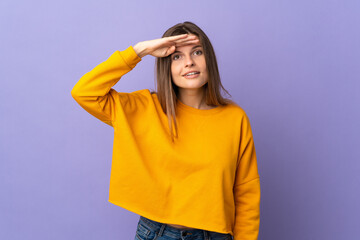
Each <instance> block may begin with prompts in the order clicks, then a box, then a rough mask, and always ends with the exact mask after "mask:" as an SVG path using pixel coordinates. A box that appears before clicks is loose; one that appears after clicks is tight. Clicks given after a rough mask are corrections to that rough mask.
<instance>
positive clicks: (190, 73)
mask: <svg viewBox="0 0 360 240" xmlns="http://www.w3.org/2000/svg"><path fill="white" fill-rule="evenodd" d="M197 73H198V72H192V73H188V74H186V76H190V75H194V74H197Z"/></svg>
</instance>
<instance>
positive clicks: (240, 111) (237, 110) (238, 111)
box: [226, 99, 247, 118]
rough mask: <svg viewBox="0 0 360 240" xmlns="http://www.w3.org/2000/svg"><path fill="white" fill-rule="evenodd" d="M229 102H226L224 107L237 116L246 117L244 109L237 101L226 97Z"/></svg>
mask: <svg viewBox="0 0 360 240" xmlns="http://www.w3.org/2000/svg"><path fill="white" fill-rule="evenodd" d="M227 100H228V101H229V103H228V104H227V106H226V108H227V109H228V111H229V112H231V113H232V114H234V115H236V116H237V117H239V118H243V117H247V114H246V111H245V109H244V108H243V107H242V106H240V105H239V104H238V103H237V102H235V101H233V100H230V99H227Z"/></svg>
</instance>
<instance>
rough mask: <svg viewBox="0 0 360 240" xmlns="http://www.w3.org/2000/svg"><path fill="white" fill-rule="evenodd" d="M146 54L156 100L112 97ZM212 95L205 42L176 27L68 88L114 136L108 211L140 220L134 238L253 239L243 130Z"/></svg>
mask: <svg viewBox="0 0 360 240" xmlns="http://www.w3.org/2000/svg"><path fill="white" fill-rule="evenodd" d="M146 55H152V56H154V57H156V78H157V91H156V92H155V91H152V92H150V91H149V90H148V89H141V90H137V91H134V92H131V93H126V92H117V91H116V90H115V89H113V88H112V87H113V86H114V85H115V84H116V83H117V82H118V81H119V79H120V78H121V77H122V76H123V75H125V74H126V73H127V72H129V71H131V70H132V69H133V68H134V67H135V66H136V65H137V63H138V62H140V61H141V59H142V58H143V57H145V56H146ZM234 60H235V59H234ZM220 88H222V89H223V90H224V91H225V92H226V90H225V89H224V88H223V86H222V84H221V81H220V75H219V71H218V66H217V61H216V57H215V53H214V50H213V47H212V45H211V43H210V40H209V39H208V37H207V36H206V34H205V33H204V32H203V31H202V30H201V29H200V28H199V27H198V26H197V25H195V24H194V23H191V22H184V23H179V24H176V25H175V26H173V27H171V28H169V29H168V30H167V31H166V32H165V33H164V35H163V36H162V38H159V39H154V40H148V41H143V42H139V43H137V44H135V45H134V46H130V47H128V48H127V49H126V50H123V51H115V52H114V53H113V54H112V55H111V56H110V57H109V58H108V59H107V60H106V61H104V62H102V63H100V64H99V65H98V66H96V67H95V68H94V69H92V70H91V71H90V72H88V73H86V74H85V75H84V76H83V77H82V78H81V79H80V80H79V81H78V83H77V84H76V85H75V86H74V88H73V89H72V91H71V94H72V96H73V97H74V99H75V100H76V101H77V102H78V103H79V104H80V106H82V107H83V108H84V109H85V110H86V111H88V112H89V113H90V114H92V115H93V116H95V117H96V118H98V119H100V120H101V121H103V122H104V123H106V124H108V125H110V126H112V127H113V128H114V145H113V147H114V148H113V159H112V168H111V177H110V192H109V202H111V203H113V204H116V205H118V206H121V207H123V208H125V209H127V210H129V211H132V212H134V213H137V214H139V215H140V219H139V222H138V225H137V230H136V236H135V239H138V240H154V239H156V240H177V239H189V240H190V239H194V240H195V239H199V240H201V239H214V240H225V239H234V240H240V239H246V240H250V239H251V240H253V239H257V237H258V231H259V224H260V178H259V174H258V169H257V160H256V152H255V145H254V141H253V136H252V131H251V126H250V122H249V118H248V117H247V115H246V113H245V111H244V110H243V109H242V108H241V107H240V106H239V105H237V104H236V103H235V102H233V101H231V100H229V99H226V98H223V97H222V95H221V93H220Z"/></svg>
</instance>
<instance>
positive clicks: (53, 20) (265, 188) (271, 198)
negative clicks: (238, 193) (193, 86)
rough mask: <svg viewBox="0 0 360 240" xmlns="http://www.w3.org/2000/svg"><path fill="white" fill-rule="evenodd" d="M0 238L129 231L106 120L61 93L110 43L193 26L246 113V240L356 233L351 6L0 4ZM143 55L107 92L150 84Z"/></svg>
mask: <svg viewBox="0 0 360 240" xmlns="http://www.w3.org/2000/svg"><path fill="white" fill-rule="evenodd" d="M0 9H1V10H0V11H1V14H0V26H1V33H0V34H1V38H0V43H1V44H0V46H1V51H0V52H1V58H0V72H1V88H0V97H1V99H0V100H1V101H0V115H1V118H0V119H1V122H0V123H1V125H0V126H1V127H0V134H1V135H0V154H1V155H0V157H1V161H0V189H1V198H0V239H7V240H15V239H19V240H20V239H21V240H23V239H54V240H57V239H59V240H60V239H61V240H62V239H74V240H75V239H87V240H91V239H94V240H95V239H133V238H134V236H135V230H136V224H137V221H138V218H139V216H138V215H136V214H135V213H132V212H129V211H127V210H125V209H123V208H120V207H118V206H115V205H113V204H111V203H109V202H108V201H107V199H108V189H109V180H110V167H111V156H112V141H113V129H112V128H111V127H109V126H108V125H106V124H104V123H102V122H100V121H99V120H98V119H96V118H94V117H93V116H91V115H90V114H88V113H87V112H86V111H85V110H83V109H82V108H81V107H80V106H79V105H78V104H77V103H76V102H75V100H74V99H73V98H72V96H71V93H70V92H71V89H72V88H73V86H74V85H75V84H76V82H77V81H78V80H79V79H80V77H81V76H82V75H84V74H85V73H86V72H88V71H90V70H91V69H92V68H94V67H95V66H96V65H98V64H99V63H100V62H102V61H104V60H106V59H107V58H108V57H109V56H110V55H111V54H112V53H113V52H114V51H116V50H124V49H126V48H127V47H128V46H130V45H135V44H136V43H137V42H139V41H144V40H150V39H154V38H159V37H161V35H162V34H163V32H164V31H165V30H166V29H167V28H169V27H171V26H172V25H174V24H176V23H178V22H183V21H186V20H189V21H193V22H194V23H196V24H198V25H199V26H200V27H201V28H202V29H203V30H204V31H205V32H206V33H207V35H208V36H209V38H210V40H211V41H212V43H213V46H214V48H215V51H216V54H217V57H218V62H219V68H220V73H221V77H222V82H223V85H224V87H225V88H226V89H227V90H229V92H230V94H231V95H232V96H233V99H234V100H235V101H236V102H238V104H239V105H240V106H242V107H243V109H244V110H245V111H246V112H247V114H248V116H249V118H250V121H251V124H252V129H253V133H254V139H255V145H256V149H257V156H258V166H259V173H260V179H261V184H262V185H261V187H262V197H261V223H260V234H259V239H261V240H265V239H266V240H267V239H277V240H288V239H292V240H298V239H299V240H307V239H327V240H335V239H338V240H343V239H356V238H357V237H358V236H359V235H360V228H359V220H358V216H359V213H360V211H359V210H360V209H359V204H358V203H359V197H360V191H359V190H360V189H359V185H360V184H359V183H360V174H359V172H360V163H359V160H360V154H359V147H360V146H359V135H360V127H359V122H360V111H359V103H360V101H359V100H360V94H359V90H360V84H359V80H360V78H359V77H360V59H359V57H360V44H359V43H360V33H359V23H360V21H359V20H360V15H359V10H360V2H359V1H358V0H349V1H340V0H336V1H335V0H311V1H310V0H305V1H304V0H301V1H300V0H297V1H285V0H283V1H280V0H278V1H264V0H260V1H231V2H229V1H225V2H223V3H220V2H219V1H205V0H204V1H186V0H184V1H176V2H175V1H168V0H163V1H128V2H125V1H102V2H101V3H100V1H76V2H73V1H57V2H51V3H50V1H38V0H36V1H10V0H5V1H4V0H3V1H1V2H0ZM154 62H155V60H154V57H152V56H146V57H144V58H143V60H142V61H141V62H140V63H139V64H138V65H137V66H136V68H135V69H134V70H133V71H131V72H129V73H128V74H127V75H126V76H124V77H123V78H122V79H121V80H120V82H119V83H118V84H116V85H115V87H114V88H115V89H116V90H118V91H124V92H130V91H135V90H139V89H144V88H149V89H154V87H155V86H154Z"/></svg>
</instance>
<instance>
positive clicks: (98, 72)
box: [71, 46, 141, 126]
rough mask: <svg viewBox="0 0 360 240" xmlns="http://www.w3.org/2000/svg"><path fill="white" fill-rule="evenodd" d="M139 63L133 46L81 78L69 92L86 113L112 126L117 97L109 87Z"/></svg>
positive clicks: (115, 53) (116, 54) (117, 52)
mask: <svg viewBox="0 0 360 240" xmlns="http://www.w3.org/2000/svg"><path fill="white" fill-rule="evenodd" d="M140 61H141V58H140V57H139V56H138V55H137V54H136V52H135V51H134V49H133V47H132V46H130V47H128V48H127V49H126V50H124V51H121V52H120V51H116V52H114V53H113V54H112V55H111V56H110V57H109V58H108V59H107V60H106V61H104V62H102V63H100V64H99V65H97V66H96V67H95V68H94V69H92V70H91V71H90V72H88V73H86V74H85V75H84V76H82V77H81V78H80V80H79V81H78V82H77V83H76V85H75V86H74V87H73V89H72V90H71V95H72V96H73V98H74V99H75V100H76V102H77V103H78V104H79V105H80V106H81V107H82V108H84V109H85V110H86V111H87V112H88V113H90V114H91V115H93V116H94V117H96V118H98V119H100V120H101V121H103V122H105V123H106V124H108V125H110V126H113V121H114V120H115V112H116V111H115V107H116V104H115V101H116V97H117V94H118V93H117V92H116V90H114V89H113V88H112V87H113V86H114V85H115V84H116V83H117V82H118V81H119V80H120V78H121V77H122V76H123V75H124V74H126V73H127V72H129V71H130V70H132V69H133V68H134V67H135V66H136V64H137V63H138V62H140Z"/></svg>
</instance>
